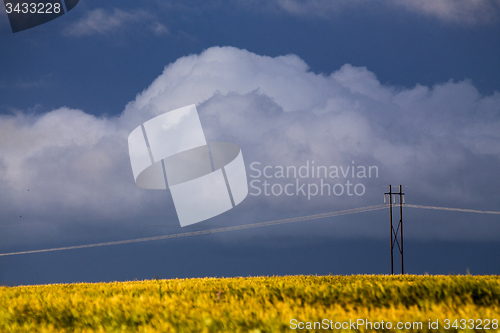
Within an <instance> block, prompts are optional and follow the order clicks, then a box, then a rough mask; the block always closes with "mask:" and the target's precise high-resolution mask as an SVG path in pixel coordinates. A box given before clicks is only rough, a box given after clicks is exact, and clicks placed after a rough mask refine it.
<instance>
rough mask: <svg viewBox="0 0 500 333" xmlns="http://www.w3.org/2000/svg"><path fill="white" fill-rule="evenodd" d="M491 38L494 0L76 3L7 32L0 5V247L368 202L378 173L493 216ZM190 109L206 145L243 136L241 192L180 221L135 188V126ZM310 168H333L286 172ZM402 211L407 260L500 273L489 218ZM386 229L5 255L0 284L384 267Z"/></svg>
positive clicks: (497, 49) (324, 228) (496, 129)
mask: <svg viewBox="0 0 500 333" xmlns="http://www.w3.org/2000/svg"><path fill="white" fill-rule="evenodd" d="M499 39H500V1H498V0H477V1H467V0H459V1H456V0H418V1H415V0H412V1H410V0H371V1H344V0H335V1H330V0H328V1H327V0H300V1H299V0H273V1H260V0H250V1H240V0H210V1H194V0H193V1H176V0H172V1H159V0H158V1H155V0H148V1H106V3H105V4H103V3H102V2H101V1H95V0H80V2H79V4H78V5H77V6H76V7H75V8H74V9H73V10H71V11H70V12H68V13H67V14H65V15H63V16H61V17H59V18H57V19H55V20H53V21H51V22H48V23H46V24H43V25H41V26H38V27H34V28H32V29H29V30H26V31H22V32H18V33H12V31H11V28H10V25H9V21H8V18H7V15H6V14H5V12H4V11H3V10H1V11H0V45H1V49H2V52H1V54H0V189H1V191H0V253H8V252H15V251H25V250H38V249H46V248H54V247H60V246H74V245H83V244H93V243H99V242H109V241H118V240H126V239H135V238H140V237H151V236H161V235H166V234H174V233H183V232H190V231H196V230H205V229H211V228H220V227H231V226H235V225H241V224H248V223H257V222H266V221H271V220H276V219H284V218H291V217H297V216H305V215H311V214H319V213H325V212H332V211H338V210H343V209H350V208H357V207H365V206H371V205H377V204H382V203H383V199H384V197H383V193H384V192H387V191H388V185H389V184H392V185H393V186H396V185H400V184H401V185H403V190H404V192H405V199H406V203H408V204H414V205H429V206H439V207H454V208H464V209H475V210H487V211H500V191H499V190H498V189H499V188H500V177H499V174H498V173H499V171H498V170H500V44H499V43H498V40H499ZM191 104H196V107H197V109H198V113H199V117H200V121H201V124H202V126H203V130H204V133H205V137H206V140H207V141H209V142H217V141H225V142H233V143H236V144H238V145H239V146H240V147H241V151H242V155H243V159H244V161H245V166H246V171H247V178H248V183H249V184H250V187H249V190H250V193H249V195H248V196H247V198H246V199H245V200H244V201H243V202H242V203H241V204H239V205H238V206H236V207H235V208H233V209H232V210H230V211H228V212H226V213H224V214H222V215H219V216H216V217H214V218H212V219H209V220H206V221H203V222H201V223H198V224H195V225H192V226H188V227H184V228H181V227H180V225H179V221H178V218H177V215H176V211H175V207H174V204H173V201H172V196H171V194H170V191H169V190H166V191H159V190H144V189H141V188H139V187H137V186H136V184H135V183H134V177H133V175H132V169H131V165H130V158H129V156H128V147H127V138H128V135H129V134H130V132H131V131H132V130H133V129H134V128H136V127H137V126H139V125H140V124H142V123H144V122H145V121H147V120H149V119H151V118H153V117H155V116H158V115H160V114H162V113H163V112H165V110H174V109H177V108H180V107H183V106H187V105H191ZM313 165H314V166H316V167H318V166H325V167H326V168H327V169H328V170H330V171H332V170H335V169H336V170H340V171H338V173H337V176H338V177H337V178H334V177H330V174H329V175H328V177H317V175H316V177H313V176H312V174H310V175H309V177H308V178H305V177H300V175H299V176H297V177H294V176H293V175H288V176H289V177H284V178H283V177H281V178H280V175H279V170H280V167H283V168H284V169H286V167H287V166H288V167H295V168H296V169H299V168H300V167H303V169H304V170H306V169H307V168H306V167H309V171H310V172H312V169H313ZM265 167H268V168H267V169H266V170H267V171H266V172H267V173H266V174H264V168H265ZM348 167H349V170H351V171H352V170H353V169H352V168H355V170H356V173H355V174H354V176H353V174H352V173H349V172H344V175H343V174H342V172H343V171H346V170H347V168H348ZM370 167H372V169H371V170H376V172H375V171H374V172H373V174H371V176H369V175H368V174H365V175H364V176H365V177H363V173H360V174H358V171H360V170H363V168H364V169H366V170H369V168H370ZM342 170H343V171H342ZM330 171H329V172H330ZM358 175H359V176H358ZM265 181H266V182H268V183H269V184H270V185H269V187H268V188H267V189H266V188H265V187H264V182H265ZM322 182H323V183H322ZM347 182H350V183H351V184H353V185H352V187H351V188H350V190H351V191H352V192H349V190H348V186H347ZM324 183H328V184H329V185H330V186H331V187H333V186H335V184H339V185H337V187H336V189H337V190H339V191H340V189H343V192H342V194H340V195H338V193H340V192H339V191H337V194H333V193H330V195H327V194H326V190H325V193H323V195H321V193H320V192H319V188H321V187H322V184H324ZM287 184H292V185H291V187H289V188H292V189H294V192H292V193H293V195H286V194H284V193H281V194H279V195H277V193H278V192H279V189H280V188H284V187H285V186H286V185H287ZM273 185H274V190H275V191H274V192H272V191H271V188H272V186H273ZM300 185H304V187H303V188H304V189H305V192H304V193H303V192H301V191H300V190H299V188H300ZM356 185H358V187H354V186H356ZM323 188H325V189H326V188H327V187H323ZM308 189H310V191H309V194H311V190H312V192H313V193H314V190H315V189H318V193H317V194H315V195H312V194H311V195H308V193H307V191H308ZM355 189H356V190H357V192H353V191H354V190H355ZM266 191H267V192H266ZM266 193H267V194H268V195H266ZM349 193H350V194H349ZM403 214H404V218H403V221H404V237H405V248H404V250H405V271H406V272H407V273H414V274H425V273H429V274H465V273H467V272H470V273H472V274H500V259H499V258H500V245H499V244H500V243H499V240H500V219H499V217H498V216H499V215H491V214H474V213H463V212H450V211H431V210H423V209H416V208H410V207H407V208H404V209H403ZM395 219H399V215H397V214H396V215H395ZM389 231H390V230H389V212H388V210H387V209H384V210H379V211H374V212H365V213H359V214H352V215H346V216H339V217H331V218H326V219H320V220H313V221H304V222H296V223H291V224H284V225H277V226H271V227H264V228H256V229H247V230H240V231H231V232H225V233H219V234H212V235H202V236H192V237H186V238H179V239H171V240H160V241H154V242H147V243H137V244H126V245H115V246H109V247H97V248H92V249H79V250H68V251H60V252H50V253H34V254H25V255H17V256H8V257H0V283H1V284H3V285H19V284H42V283H68V282H97V281H116V280H117V281H124V280H134V279H148V278H149V279H151V278H154V277H155V276H158V277H160V278H186V277H204V276H249V275H252V276H255V275H285V274H387V273H390V256H389V254H390V252H389V251H390V247H389V243H390V238H389ZM397 269H399V266H398V268H397Z"/></svg>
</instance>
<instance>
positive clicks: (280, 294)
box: [0, 275, 500, 333]
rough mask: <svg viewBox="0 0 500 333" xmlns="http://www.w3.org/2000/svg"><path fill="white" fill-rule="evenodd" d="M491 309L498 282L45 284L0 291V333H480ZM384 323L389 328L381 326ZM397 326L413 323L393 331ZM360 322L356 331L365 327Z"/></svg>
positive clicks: (499, 293) (293, 279)
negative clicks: (411, 332)
mask: <svg viewBox="0 0 500 333" xmlns="http://www.w3.org/2000/svg"><path fill="white" fill-rule="evenodd" d="M499 303H500V276H470V275H466V276H415V275H405V276H392V277H391V276H380V275H355V276H283V277H279V276H276V277H248V278H204V279H174V280H148V281H133V282H114V283H95V284H88V283H79V284H54V285H40V286H19V287H1V288H0V331H2V332H4V331H8V332H11V331H12V332H95V331H96V332H129V331H131V332H135V331H139V332H255V333H256V332H286V331H310V332H314V331H317V332H326V331H334V330H335V323H337V327H339V325H342V323H344V329H342V331H349V330H352V328H353V327H352V326H349V328H346V324H345V323H348V322H349V320H351V323H352V322H356V320H364V321H365V323H366V321H370V322H371V323H372V325H375V326H372V327H374V328H376V327H377V326H376V325H377V324H376V323H378V324H379V327H381V326H380V325H381V322H382V321H384V324H385V325H384V328H386V329H385V331H405V332H409V331H422V332H425V331H442V332H458V331H473V330H471V329H468V327H469V328H470V327H472V325H474V328H477V326H478V325H479V324H480V322H479V321H478V320H481V326H482V327H484V326H486V323H487V321H486V320H489V324H488V326H489V329H488V330H481V331H484V332H496V331H500V330H499V329H498V321H499V320H500V305H499ZM446 319H449V320H450V321H449V322H448V329H446V323H447V322H446V321H445V320H446ZM455 319H457V321H456V322H455ZM461 319H465V320H466V321H465V322H464V321H462V322H460V320H461ZM294 320H295V321H294ZM323 320H325V321H323ZM470 320H474V322H473V323H471V321H470ZM494 320H496V326H495V321H494ZM429 321H430V322H432V323H436V321H438V322H437V324H438V326H437V329H430V328H429ZM300 322H302V324H300ZM308 322H309V325H310V327H311V329H304V330H300V329H295V330H293V329H291V327H293V326H294V325H295V326H296V327H297V328H298V327H299V325H304V327H305V328H306V327H307V325H308V324H307V323H308ZM314 322H318V323H319V324H320V325H321V324H323V325H326V322H327V323H328V325H329V328H328V329H321V328H320V327H321V326H318V324H316V325H317V326H316V329H314ZM387 322H390V323H391V325H392V329H387V326H386V325H387ZM398 322H401V323H403V325H404V323H406V322H408V323H410V325H417V326H413V328H411V329H403V330H398V329H397V328H396V325H397V323H398ZM412 322H418V323H421V324H420V325H421V326H418V324H412ZM365 323H364V324H363V325H361V326H359V327H357V328H358V329H359V330H358V331H361V332H363V331H371V330H370V329H369V328H370V327H369V326H365V325H366V324H365ZM464 323H465V329H461V328H460V327H461V326H462V328H463V327H464ZM453 324H455V325H453ZM330 325H331V326H333V328H334V329H333V330H331V329H330V327H331V326H330ZM407 325H409V324H407ZM453 326H455V327H453ZM433 327H434V328H435V327H436V326H433ZM323 328H325V326H323ZM336 331H338V330H336ZM353 331H354V330H353ZM377 331H384V329H379V330H377ZM478 331H479V330H478Z"/></svg>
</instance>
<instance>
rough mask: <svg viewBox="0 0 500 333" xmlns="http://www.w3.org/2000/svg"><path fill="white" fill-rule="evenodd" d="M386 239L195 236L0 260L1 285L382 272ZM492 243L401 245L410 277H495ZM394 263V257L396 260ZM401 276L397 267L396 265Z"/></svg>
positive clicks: (497, 264) (496, 247) (386, 264)
mask: <svg viewBox="0 0 500 333" xmlns="http://www.w3.org/2000/svg"><path fill="white" fill-rule="evenodd" d="M388 241H389V240H387V241H385V240H366V239H349V240H327V239H316V241H313V240H307V241H306V240H301V241H298V242H297V240H296V239H292V238H282V239H279V240H276V242H274V244H273V245H269V244H270V243H269V242H262V241H260V242H259V241H246V242H240V244H238V245H234V244H231V245H228V244H221V243H220V242H216V241H215V242H214V241H210V240H206V239H205V240H204V239H201V238H198V239H191V240H189V241H186V240H180V239H179V240H171V241H168V242H165V241H163V242H162V241H160V242H157V243H154V244H152V243H150V244H132V245H120V246H114V247H107V248H97V249H86V250H76V251H66V252H54V253H42V254H36V255H24V256H16V257H4V258H0V284H2V285H9V286H13V285H28V284H48V283H71V282H100V281H126V280H135V279H137V280H142V279H153V278H155V276H158V277H159V278H162V279H172V278H190V277H206V276H211V277H215V276H216V277H231V276H260V275H292V274H293V275H294V274H318V275H325V274H342V275H350V274H387V273H389V272H390V261H389V245H388ZM499 254H500V244H499V243H498V242H486V243H485V242H482V243H479V242H443V241H440V242H437V241H435V242H419V241H407V242H406V246H405V259H406V260H405V267H406V272H407V273H409V274H426V273H428V274H467V271H469V272H470V273H471V274H500V255H499ZM398 260H399V259H397V260H396V262H398ZM395 270H396V271H397V272H399V266H398V265H396V266H395Z"/></svg>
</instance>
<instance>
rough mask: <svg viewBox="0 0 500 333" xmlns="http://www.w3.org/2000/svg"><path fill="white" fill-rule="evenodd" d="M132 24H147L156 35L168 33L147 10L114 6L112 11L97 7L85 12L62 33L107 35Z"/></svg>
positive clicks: (79, 35)
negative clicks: (127, 9)
mask: <svg viewBox="0 0 500 333" xmlns="http://www.w3.org/2000/svg"><path fill="white" fill-rule="evenodd" d="M151 22H152V23H151ZM133 24H135V25H137V24H139V25H140V24H149V29H150V30H151V31H152V32H153V33H155V34H156V35H164V34H167V33H168V29H167V28H166V27H165V26H164V25H163V24H161V23H160V22H157V21H156V20H155V18H154V15H152V14H150V13H149V12H147V11H144V10H132V11H124V10H121V9H116V8H115V9H114V10H113V11H107V10H105V9H102V8H98V9H94V10H92V11H89V12H87V13H86V14H85V15H84V17H82V18H81V19H80V20H78V21H76V22H74V23H73V24H71V25H70V26H68V27H67V28H66V30H65V31H64V34H65V35H68V36H75V37H81V36H89V35H95V34H100V35H107V34H112V33H117V32H119V31H120V30H123V29H125V28H126V27H128V26H129V25H133Z"/></svg>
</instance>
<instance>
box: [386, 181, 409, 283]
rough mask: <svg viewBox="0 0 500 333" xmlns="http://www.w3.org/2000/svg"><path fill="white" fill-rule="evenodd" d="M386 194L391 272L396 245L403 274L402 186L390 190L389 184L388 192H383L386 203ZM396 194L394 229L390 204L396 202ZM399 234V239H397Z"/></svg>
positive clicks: (392, 271)
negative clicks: (397, 201) (394, 190)
mask: <svg viewBox="0 0 500 333" xmlns="http://www.w3.org/2000/svg"><path fill="white" fill-rule="evenodd" d="M386 195H389V214H390V224H391V230H390V231H391V274H392V275H394V246H395V245H397V246H398V250H399V255H400V256H401V274H404V260H403V205H404V203H405V199H404V195H405V194H404V193H403V186H402V185H399V192H392V186H391V185H389V192H387V193H384V203H386ZM396 195H399V223H398V226H397V228H396V229H394V225H393V223H392V205H393V204H394V205H395V204H396ZM398 236H399V241H398Z"/></svg>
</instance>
